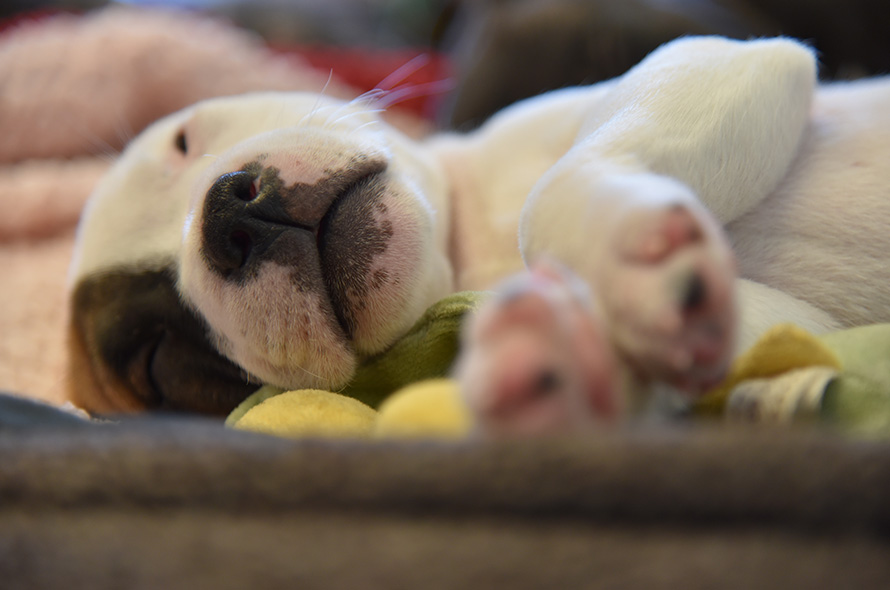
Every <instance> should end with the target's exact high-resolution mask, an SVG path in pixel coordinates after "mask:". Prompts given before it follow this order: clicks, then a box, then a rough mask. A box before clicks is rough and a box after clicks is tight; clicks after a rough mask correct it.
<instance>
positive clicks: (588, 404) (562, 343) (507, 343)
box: [457, 263, 623, 435]
mask: <svg viewBox="0 0 890 590" xmlns="http://www.w3.org/2000/svg"><path fill="white" fill-rule="evenodd" d="M615 369H616V367H615V359H614V356H613V354H612V351H611V347H610V344H609V343H608V340H607V334H606V331H605V329H604V326H603V323H602V321H601V319H600V317H599V315H598V314H597V313H596V310H595V309H594V308H593V307H592V301H591V299H590V297H589V294H588V293H587V291H586V287H585V286H584V285H583V284H582V283H580V281H579V280H578V279H576V278H575V277H574V276H571V275H569V274H568V272H567V271H565V270H564V269H561V268H558V267H556V266H554V265H553V264H552V263H544V264H538V265H536V266H535V267H534V268H533V269H532V270H531V271H530V272H527V273H522V274H520V275H517V276H516V277H514V278H513V279H511V280H508V281H507V282H506V283H505V284H504V285H502V286H501V288H500V290H499V292H498V294H497V295H495V297H494V299H493V300H492V301H490V302H489V303H487V304H486V305H485V306H484V307H483V308H482V309H481V310H480V311H479V313H478V314H477V315H476V316H475V317H474V318H473V320H472V322H471V324H470V325H469V327H468V329H467V330H466V331H465V334H464V346H463V352H462V355H461V358H460V359H459V361H458V368H457V379H458V381H459V382H460V385H461V391H462V393H463V394H464V397H465V399H466V402H467V405H468V407H469V408H470V409H471V411H472V413H473V414H474V415H475V417H476V420H477V423H478V424H479V427H480V429H481V430H482V431H483V432H488V433H494V434H510V435H538V434H546V433H553V432H560V431H562V430H565V429H572V428H577V427H583V426H589V425H593V424H596V423H610V422H613V421H615V420H616V419H617V418H618V416H619V414H620V413H621V412H622V410H623V404H622V400H621V398H620V397H619V389H618V385H617V378H616V370H615Z"/></svg>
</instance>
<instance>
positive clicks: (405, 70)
mask: <svg viewBox="0 0 890 590" xmlns="http://www.w3.org/2000/svg"><path fill="white" fill-rule="evenodd" d="M429 62H430V56H429V54H428V53H421V54H419V55H417V56H415V57H413V58H411V59H410V60H408V61H407V62H405V63H404V64H402V65H401V66H399V67H398V68H396V70H395V71H394V72H393V73H391V74H390V75H388V76H387V77H386V78H384V79H383V80H381V81H380V84H378V85H377V88H379V89H381V90H384V91H389V90H392V89H393V88H394V87H395V86H396V85H398V84H400V83H401V82H404V81H405V79H406V78H408V76H410V75H411V74H413V73H415V72H417V71H418V70H420V69H421V68H423V67H424V66H425V65H427V64H428V63H429Z"/></svg>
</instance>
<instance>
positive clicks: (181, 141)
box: [173, 128, 189, 155]
mask: <svg viewBox="0 0 890 590" xmlns="http://www.w3.org/2000/svg"><path fill="white" fill-rule="evenodd" d="M173 145H174V146H176V149H177V150H178V151H179V153H181V154H182V155H186V154H188V151H189V144H188V138H187V137H186V135H185V128H182V129H180V130H179V132H178V133H177V134H176V136H175V137H174V138H173Z"/></svg>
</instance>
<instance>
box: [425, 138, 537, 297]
mask: <svg viewBox="0 0 890 590" xmlns="http://www.w3.org/2000/svg"><path fill="white" fill-rule="evenodd" d="M468 144H469V142H468V141H467V139H465V138H463V137H456V136H452V137H447V138H437V139H436V140H435V142H434V144H433V148H434V151H435V152H436V155H437V156H438V158H439V161H440V163H441V164H442V166H443V168H444V170H445V175H446V177H447V179H448V182H449V187H448V192H449V204H450V215H449V219H448V223H449V224H450V228H449V240H448V257H449V259H450V260H451V264H452V268H453V269H454V286H455V289H456V290H467V289H475V290H480V289H488V288H491V286H492V285H493V284H495V283H496V282H497V281H499V280H500V279H502V278H504V277H506V276H508V275H510V274H511V273H514V272H517V271H519V270H521V269H522V268H523V262H522V258H521V256H520V255H519V248H518V244H517V233H516V227H517V226H518V220H519V215H518V211H517V210H515V208H514V210H512V211H511V210H510V209H509V208H508V207H506V206H504V207H503V209H502V210H501V211H500V212H499V211H498V210H497V205H498V203H497V202H495V201H494V199H492V195H493V192H492V185H493V184H494V183H496V182H497V181H498V179H497V178H493V177H492V175H491V171H490V170H489V171H487V172H488V173H486V171H485V170H483V169H482V168H481V167H480V165H479V163H478V162H477V161H474V151H473V150H472V149H468V147H469V145H468ZM505 205H506V204H505Z"/></svg>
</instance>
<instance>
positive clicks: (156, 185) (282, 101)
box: [70, 93, 452, 413]
mask: <svg viewBox="0 0 890 590" xmlns="http://www.w3.org/2000/svg"><path fill="white" fill-rule="evenodd" d="M446 193H447V187H446V184H445V181H444V178H443V176H442V173H441V172H440V170H439V167H438V165H437V163H436V162H435V161H434V160H432V159H431V157H430V156H428V155H427V153H426V152H425V151H424V148H423V147H422V146H421V145H419V144H416V143H414V142H411V141H410V140H408V139H407V138H405V137H404V136H402V135H401V134H400V133H398V132H397V131H396V130H394V129H392V128H390V127H388V126H387V125H385V124H384V123H382V122H381V121H380V120H379V119H378V118H377V117H376V115H375V114H374V112H373V111H370V110H369V109H367V107H366V105H363V104H361V103H359V102H353V103H345V104H344V103H339V102H335V101H333V100H328V99H325V98H319V97H318V96H316V95H309V94H277V93H275V94H257V95H246V96H239V97H231V98H224V99H215V100H211V101H206V102H203V103H199V104H197V105H195V106H193V107H191V108H189V109H187V110H185V111H182V112H179V113H176V114H174V115H171V116H170V117H167V118H166V119H163V120H161V121H159V122H158V123H156V124H154V125H153V126H152V127H150V128H149V129H148V130H146V131H145V132H144V133H143V134H142V135H141V136H140V137H139V138H137V139H136V140H135V141H134V142H133V143H132V144H131V145H130V147H129V148H128V149H127V150H126V152H125V153H124V154H123V155H122V156H121V158H120V159H119V161H118V162H117V163H116V164H115V166H114V167H113V168H112V170H111V171H110V172H109V174H108V175H107V177H106V178H105V179H103V181H102V182H101V183H100V185H99V186H98V187H97V189H96V192H95V193H94V195H93V196H92V198H91V200H90V202H89V204H88V206H87V209H86V211H85V213H84V217H83V220H82V222H81V226H80V229H79V234H78V243H77V247H76V254H75V259H74V262H73V265H72V271H71V279H72V287H73V288H72V298H71V302H72V313H71V318H72V319H71V331H70V335H71V344H72V361H71V376H72V397H73V398H74V399H75V401H77V402H79V403H80V404H82V405H84V406H85V407H88V408H91V409H94V410H97V411H120V410H133V409H142V408H151V407H165V408H176V409H194V410H199V411H207V412H220V413H224V412H228V411H230V410H231V409H232V408H233V407H234V406H235V405H236V404H237V403H238V402H239V401H240V400H241V399H243V398H244V397H245V396H246V395H247V394H248V393H249V392H250V391H252V390H254V389H256V387H257V384H260V383H270V384H274V385H277V386H280V387H284V388H288V389H298V388H325V389H334V390H336V389H337V388H340V387H342V386H343V385H345V384H346V383H347V382H348V381H349V379H350V378H351V376H352V374H353V371H354V369H355V367H356V364H357V363H358V362H359V360H360V359H361V358H362V357H365V356H368V355H373V354H375V353H377V352H380V351H382V350H383V349H385V348H386V347H387V346H388V345H390V344H391V343H392V342H393V341H394V340H395V339H396V338H398V337H399V336H400V335H401V334H402V333H404V332H405V331H406V330H407V329H408V328H409V327H410V326H411V325H412V324H413V322H414V321H415V320H416V319H417V318H418V317H420V315H421V314H422V312H423V311H424V310H425V309H426V308H427V307H428V306H429V305H430V304H432V303H433V302H434V301H436V300H437V299H439V298H441V297H442V296H444V295H445V294H447V293H448V292H449V291H450V289H451V283H452V276H451V274H452V273H451V268H450V265H449V262H448V259H447V256H446V238H447V232H448V210H447V204H446V196H447V195H446Z"/></svg>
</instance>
